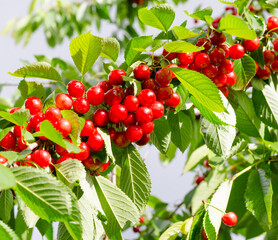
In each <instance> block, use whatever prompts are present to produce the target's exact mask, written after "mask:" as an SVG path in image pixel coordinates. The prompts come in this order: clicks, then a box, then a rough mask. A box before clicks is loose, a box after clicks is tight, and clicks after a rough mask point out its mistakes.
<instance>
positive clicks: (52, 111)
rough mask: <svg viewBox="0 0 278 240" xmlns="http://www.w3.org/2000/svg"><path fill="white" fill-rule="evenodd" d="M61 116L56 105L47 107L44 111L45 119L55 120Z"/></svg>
mask: <svg viewBox="0 0 278 240" xmlns="http://www.w3.org/2000/svg"><path fill="white" fill-rule="evenodd" d="M61 117H62V114H61V111H60V109H59V108H57V107H49V108H48V109H46V111H45V119H47V120H49V121H50V122H55V121H57V120H58V119H60V118H61Z"/></svg>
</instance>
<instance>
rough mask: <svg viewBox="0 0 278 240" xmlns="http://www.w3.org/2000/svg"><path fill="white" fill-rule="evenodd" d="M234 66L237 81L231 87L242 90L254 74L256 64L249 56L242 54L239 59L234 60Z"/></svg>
mask: <svg viewBox="0 0 278 240" xmlns="http://www.w3.org/2000/svg"><path fill="white" fill-rule="evenodd" d="M234 66H235V67H234V72H235V74H236V76H237V81H236V83H235V85H233V87H232V88H233V89H235V90H243V89H245V88H246V86H247V84H248V83H249V81H250V80H251V79H252V78H253V77H254V76H255V75H256V64H255V62H254V60H253V59H252V58H251V57H250V56H248V55H244V56H243V57H242V58H241V59H237V60H235V61H234Z"/></svg>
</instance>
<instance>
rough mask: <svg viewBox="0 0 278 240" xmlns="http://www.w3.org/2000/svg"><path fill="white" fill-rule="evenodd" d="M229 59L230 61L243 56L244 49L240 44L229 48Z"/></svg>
mask: <svg viewBox="0 0 278 240" xmlns="http://www.w3.org/2000/svg"><path fill="white" fill-rule="evenodd" d="M229 51H230V58H232V59H239V58H242V57H243V56H244V53H245V49H244V47H243V46H242V45H240V44H234V45H232V46H231V47H230V50H229Z"/></svg>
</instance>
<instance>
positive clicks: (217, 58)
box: [209, 47, 225, 63]
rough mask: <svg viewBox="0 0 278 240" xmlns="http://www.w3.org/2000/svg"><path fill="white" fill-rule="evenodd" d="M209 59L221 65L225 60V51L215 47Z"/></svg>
mask: <svg viewBox="0 0 278 240" xmlns="http://www.w3.org/2000/svg"><path fill="white" fill-rule="evenodd" d="M209 58H210V61H211V62H213V63H221V62H222V61H223V60H224V59H225V50H224V49H223V48H218V47H216V48H214V49H212V50H211V51H210V53H209Z"/></svg>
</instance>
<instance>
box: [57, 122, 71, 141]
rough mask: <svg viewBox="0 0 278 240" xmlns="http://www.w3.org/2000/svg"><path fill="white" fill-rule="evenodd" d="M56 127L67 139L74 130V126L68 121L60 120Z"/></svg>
mask: <svg viewBox="0 0 278 240" xmlns="http://www.w3.org/2000/svg"><path fill="white" fill-rule="evenodd" d="M54 127H55V128H56V129H57V131H59V132H60V133H62V135H63V137H67V136H68V135H69V134H70V133H71V130H72V125H71V123H70V121H69V120H68V119H65V118H60V119H59V120H58V121H57V122H56V123H55V124H54Z"/></svg>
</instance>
